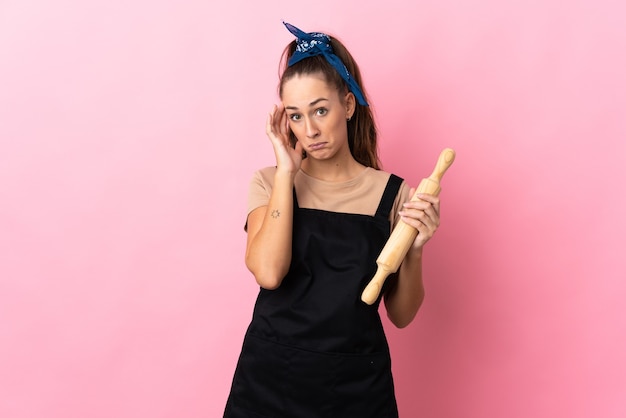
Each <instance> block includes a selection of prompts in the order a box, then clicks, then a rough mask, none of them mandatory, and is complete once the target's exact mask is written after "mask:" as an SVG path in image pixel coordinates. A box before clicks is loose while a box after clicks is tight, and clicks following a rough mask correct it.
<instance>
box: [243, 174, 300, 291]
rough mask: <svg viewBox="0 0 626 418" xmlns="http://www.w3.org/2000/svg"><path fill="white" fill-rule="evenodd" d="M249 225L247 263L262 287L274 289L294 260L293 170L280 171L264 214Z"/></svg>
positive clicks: (276, 175) (276, 176)
mask: <svg viewBox="0 0 626 418" xmlns="http://www.w3.org/2000/svg"><path fill="white" fill-rule="evenodd" d="M259 223H260V225H259ZM248 227H249V229H248V240H249V243H248V246H247V251H246V266H247V267H248V269H249V270H250V271H251V272H252V273H253V274H254V276H255V278H256V281H257V282H258V283H259V285H260V286H261V287H264V288H266V289H274V288H276V287H278V286H280V283H281V282H282V279H283V277H284V276H285V275H286V274H287V271H288V270H289V265H290V264H291V245H292V229H293V175H292V174H291V173H283V172H279V171H277V172H276V174H275V177H274V186H273V188H272V192H271V195H270V200H269V203H268V206H267V207H266V208H265V211H264V214H263V215H262V217H261V219H260V220H259V221H258V222H257V224H256V225H249V226H248Z"/></svg>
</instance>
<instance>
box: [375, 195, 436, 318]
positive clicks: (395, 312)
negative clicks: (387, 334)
mask: <svg viewBox="0 0 626 418" xmlns="http://www.w3.org/2000/svg"><path fill="white" fill-rule="evenodd" d="M413 193H415V189H411V191H410V193H409V196H413ZM419 198H420V199H419V200H415V201H409V202H406V203H404V205H403V207H402V210H401V211H400V212H399V215H400V216H401V219H402V221H404V222H405V223H406V224H408V225H411V226H412V227H414V228H415V229H417V231H418V234H417V237H416V238H415V241H413V244H412V245H411V248H410V249H409V251H408V253H407V255H406V257H405V258H404V260H403V261H402V264H401V265H400V268H399V269H398V277H397V280H396V281H395V283H394V285H393V286H392V287H391V288H390V289H389V290H388V291H387V292H386V293H385V295H384V300H385V308H386V309H387V316H388V317H389V319H390V320H391V322H392V323H393V324H394V325H395V326H397V327H398V328H404V327H406V326H407V325H409V324H410V323H411V322H412V321H413V318H415V315H416V314H417V311H418V310H419V308H420V306H421V305H422V301H423V300H424V283H423V281H422V254H423V249H424V244H426V242H428V240H429V239H430V238H432V236H433V234H434V233H435V231H437V228H438V227H439V198H438V197H436V196H432V195H426V194H425V195H420V196H419Z"/></svg>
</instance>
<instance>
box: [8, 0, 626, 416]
mask: <svg viewBox="0 0 626 418" xmlns="http://www.w3.org/2000/svg"><path fill="white" fill-rule="evenodd" d="M248 3H249V4H248ZM267 3H268V2H242V1H237V0H235V1H229V2H225V3H223V4H219V5H216V4H215V2H206V1H197V0H191V1H187V2H175V1H165V0H161V1H139V0H137V1H133V2H128V1H121V0H113V1H110V0H109V1H89V2H85V1H78V0H57V1H54V2H52V1H46V0H19V1H17V0H5V1H3V2H2V3H0V203H1V204H0V416H2V417H7V418H9V417H10V418H27V417H28V418H39V417H41V418H44V417H45V418H74V417H75V418H84V417H90V418H100V417H102V418H105V417H106V418H111V417H116V418H131V417H132V418H136V417H150V418H160V417H163V418H165V417H187V418H194V417H218V416H221V415H220V414H221V411H222V408H223V404H224V401H225V399H226V396H227V392H228V389H229V385H230V379H231V376H232V372H233V369H234V366H235V362H236V358H237V355H238V353H239V349H240V344H241V341H242V337H243V333H244V330H245V327H246V325H247V323H248V321H249V318H250V314H251V311H252V304H253V302H254V298H255V295H256V287H255V285H254V282H253V280H252V278H251V277H250V276H249V275H248V274H247V272H246V270H245V267H244V265H243V249H244V241H245V234H244V232H243V228H242V227H243V223H244V218H245V210H246V209H245V207H246V203H245V202H246V192H247V185H248V180H249V178H250V175H251V174H252V171H253V170H254V169H255V168H257V167H260V166H265V165H271V164H273V160H272V152H271V149H270V146H269V143H268V141H267V140H266V138H265V136H264V120H265V115H266V112H267V111H268V110H269V108H270V106H271V105H272V104H273V103H274V102H275V100H276V98H275V85H276V73H277V60H278V56H279V54H280V51H281V50H282V48H283V46H284V45H285V44H286V43H287V42H288V41H289V40H290V39H291V38H290V35H289V34H288V33H287V31H286V30H285V29H284V28H283V27H282V25H281V19H285V20H287V21H290V22H292V23H294V24H296V25H297V26H300V27H301V28H303V29H305V30H315V29H320V30H328V31H331V32H335V33H337V34H339V35H340V37H341V38H342V39H343V40H344V41H345V42H346V43H347V44H348V45H349V46H350V47H351V49H352V51H353V53H354V55H355V56H356V57H357V58H358V60H359V62H360V64H361V66H362V69H363V72H364V75H365V79H366V82H367V87H368V90H369V92H370V94H371V96H372V99H373V102H374V105H375V107H374V108H375V111H376V113H377V115H378V118H379V122H380V128H381V133H382V140H381V153H382V156H383V160H384V164H385V168H386V169H387V170H389V171H393V172H396V173H397V174H399V175H402V176H404V177H405V178H407V180H410V182H411V183H413V184H416V183H417V182H418V181H419V180H420V179H421V178H422V177H425V176H427V175H428V174H430V171H431V170H432V166H433V164H434V161H435V160H436V158H437V155H438V153H439V151H440V150H441V149H442V148H444V147H448V146H449V147H453V148H455V149H456V151H457V153H458V156H457V161H456V162H455V164H454V165H453V167H452V168H451V169H450V171H449V172H448V174H447V175H446V178H445V179H444V184H443V192H442V199H443V225H442V227H441V229H440V231H439V233H438V235H437V237H436V238H435V239H434V240H433V241H432V242H431V243H430V244H429V248H428V250H427V260H426V265H425V270H426V273H427V278H426V286H427V299H426V301H425V304H424V306H423V308H422V310H421V312H420V314H419V316H418V318H417V319H416V321H415V322H414V323H413V324H412V325H411V326H410V327H409V328H407V329H404V330H394V329H392V328H391V327H388V329H389V338H390V344H391V347H392V354H393V356H394V368H395V374H396V382H397V393H398V402H399V406H400V411H401V414H402V416H403V417H416V416H419V417H432V418H452V417H459V418H474V417H475V418H484V417H508V418H527V417H536V418H544V417H545V418H548V417H568V418H581V417H603V418H613V417H623V416H624V415H625V414H626V401H625V400H624V394H625V393H626V361H625V360H624V354H623V353H624V352H626V315H624V313H623V310H622V309H621V308H622V306H623V299H624V294H625V292H626V284H625V282H624V277H626V274H625V273H626V268H625V267H626V263H625V261H624V259H625V257H624V256H623V255H622V254H621V253H618V249H623V248H624V245H623V243H622V241H621V239H622V238H623V237H624V235H625V234H626V222H625V221H624V218H623V216H624V215H623V214H624V213H626V198H625V197H624V193H623V190H624V185H623V181H624V180H626V173H625V172H624V159H625V155H626V117H625V116H626V78H625V77H624V74H626V60H625V54H624V51H626V29H625V28H626V26H625V25H624V24H623V16H624V13H625V12H626V7H624V6H623V3H622V2H618V1H610V0H581V1H577V2H570V3H567V5H565V3H564V2H561V1H556V0H542V1H530V2H528V1H527V2H501V1H495V0H482V1H476V2H465V1H460V0H459V1H453V0H448V1H446V0H444V1H441V0H439V1H419V2H415V1H410V0H404V1H393V0H392V1H384V2H375V3H376V4H377V6H365V5H364V2H362V1H344V2H336V1H329V0H328V1H327V0H320V1H317V2H315V3H314V4H313V3H302V2H300V3H294V2H287V1H274V2H270V3H271V4H267ZM372 3H374V2H372Z"/></svg>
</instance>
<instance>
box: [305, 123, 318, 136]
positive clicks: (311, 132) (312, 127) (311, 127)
mask: <svg viewBox="0 0 626 418" xmlns="http://www.w3.org/2000/svg"><path fill="white" fill-rule="evenodd" d="M305 132H306V136H307V138H315V137H316V136H318V135H319V134H320V131H319V129H318V128H317V125H316V124H315V122H314V121H313V120H312V119H310V118H307V119H306V120H305Z"/></svg>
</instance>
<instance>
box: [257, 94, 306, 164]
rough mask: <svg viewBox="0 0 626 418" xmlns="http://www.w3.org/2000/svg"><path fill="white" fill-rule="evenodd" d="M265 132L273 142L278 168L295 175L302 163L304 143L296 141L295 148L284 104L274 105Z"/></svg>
mask: <svg viewBox="0 0 626 418" xmlns="http://www.w3.org/2000/svg"><path fill="white" fill-rule="evenodd" d="M265 132H266V133H267V136H268V138H269V139H270V141H271V142H272V146H273V147H274V154H275V155H276V167H277V170H284V171H286V172H289V173H291V174H292V175H295V173H296V172H297V171H298V170H299V169H300V165H301V164H302V144H300V142H296V146H295V148H293V147H292V146H291V144H290V141H289V133H290V130H289V121H288V120H287V113H286V112H285V108H284V107H283V105H282V104H281V105H278V106H276V105H274V108H273V109H272V111H271V112H270V113H269V115H268V117H267V123H266V125H265Z"/></svg>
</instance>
